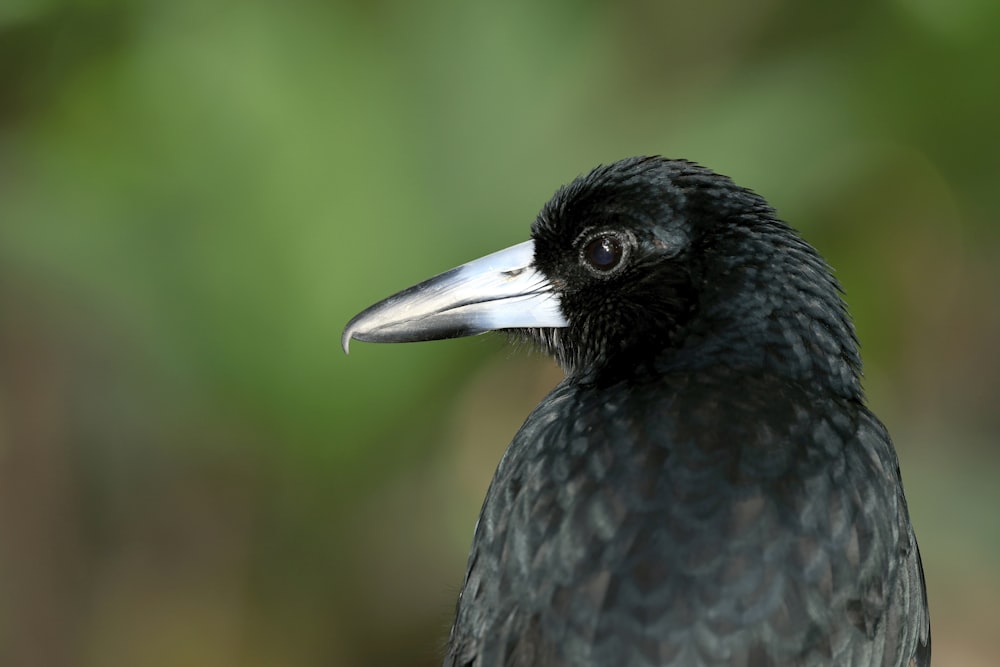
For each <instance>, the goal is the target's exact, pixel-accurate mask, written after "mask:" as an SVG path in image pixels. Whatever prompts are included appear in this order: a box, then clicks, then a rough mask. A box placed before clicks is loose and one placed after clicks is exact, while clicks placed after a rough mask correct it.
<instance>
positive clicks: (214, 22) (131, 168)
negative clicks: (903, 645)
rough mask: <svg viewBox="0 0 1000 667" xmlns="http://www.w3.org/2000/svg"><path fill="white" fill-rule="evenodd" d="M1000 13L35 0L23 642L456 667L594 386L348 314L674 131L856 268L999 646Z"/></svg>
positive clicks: (899, 418)
mask: <svg viewBox="0 0 1000 667" xmlns="http://www.w3.org/2000/svg"><path fill="white" fill-rule="evenodd" d="M998 28H1000V3H996V2H991V1H989V0H950V1H949V2H943V1H936V0H895V1H876V2H871V1H869V0H847V1H846V2H839V3H800V2H794V1H792V0H755V1H752V2H728V3H724V2H715V1H712V2H706V3H691V2H684V3H681V2H652V1H649V0H625V1H616V2H607V1H603V2H602V1H599V0H590V1H585V2H570V1H569V0H561V1H556V2H550V3H537V2H528V1H526V0H514V1H512V2H504V3H500V2H492V3H490V2H457V1H456V2H445V1H442V0H427V1H423V2H409V1H405V0H379V1H376V2H361V1H355V2H333V3H329V2H318V1H309V0H296V1H294V2H287V3H281V2H277V1H272V2H264V1H263V0H209V1H206V0H169V1H167V0H162V1H159V2H157V1H154V0H2V2H0V664H2V665H12V666H17V667H61V666H77V665H80V666H93V667H118V666H121V667H133V666H135V665H143V666H144V667H150V666H152V667H157V666H160V665H164V666H166V665H170V666H174V665H240V666H248V667H254V666H257V665H260V666H263V665H323V666H325V665H332V666H337V667H339V666H344V667H353V666H362V667H364V666H369V665H371V666H376V665H387V666H388V665H398V666H411V665H412V666H415V667H422V666H425V665H426V666H429V665H435V664H437V663H438V661H439V656H440V652H441V647H442V646H443V643H444V639H445V636H446V632H447V628H448V626H449V623H450V620H451V613H452V608H453V605H454V600H455V597H456V594H457V591H458V587H459V585H460V583H461V578H462V574H463V570H464V564H465V557H466V553H467V548H468V545H469V541H470V539H471V534H472V529H473V525H474V522H475V519H476V516H477V513H478V509H479V504H480V502H481V500H482V497H483V493H484V490H485V486H486V484H487V483H488V481H489V479H490V476H491V474H492V471H493V469H494V466H495V465H496V462H497V460H498V459H499V456H500V454H501V453H502V451H503V448H504V446H505V445H506V443H507V442H508V440H509V438H510V436H511V435H512V434H513V432H514V431H515V429H516V428H517V426H518V425H519V424H520V421H521V420H522V419H523V417H524V416H525V415H526V414H527V412H528V410H529V409H530V407H532V406H533V404H534V403H535V402H536V401H537V399H538V398H539V397H541V396H542V395H543V394H544V393H545V392H546V391H547V390H548V389H549V388H550V387H551V386H552V385H553V384H554V383H555V382H556V381H557V380H558V378H559V372H558V371H557V370H556V369H555V368H553V366H552V365H551V364H550V363H549V362H547V361H546V360H545V359H542V358H540V357H538V356H532V355H531V354H528V353H526V352H525V351H523V350H521V351H518V350H511V349H509V348H507V347H505V346H504V343H503V340H502V337H499V336H483V337H477V338H473V339H465V340H456V341H448V342H441V343H428V344H423V345H402V346H374V345H364V344H355V345H354V347H353V348H352V354H351V356H350V357H345V356H344V354H343V352H342V351H341V349H340V345H339V337H340V332H341V329H342V327H343V325H344V324H345V323H346V322H347V320H348V319H349V318H350V317H351V316H352V315H353V314H354V313H355V312H357V311H359V310H360V309H361V308H363V307H365V306H367V305H368V304H370V303H372V302H374V301H375V300H377V299H379V298H381V297H383V296H385V295H387V294H389V293H390V292H393V291H395V290H397V289H399V288H402V287H404V286H406V285H409V284H411V283H412V282H415V281H416V280H419V279H422V278H424V277H427V276H429V275H431V274H433V273H436V272H438V271H440V270H443V269H446V268H449V267H451V266H453V265H455V264H458V263H460V262H462V261H465V260H467V259H471V258H473V257H476V256H478V255H481V254H484V253H486V252H489V251H491V250H494V249H498V248H501V247H504V246H506V245H509V244H512V243H515V242H518V241H521V240H523V239H525V238H526V235H527V233H528V227H529V225H530V223H531V221H532V219H533V217H534V214H535V212H536V211H537V210H538V208H539V207H540V206H541V204H542V203H543V202H544V201H545V200H547V199H548V197H549V196H550V195H551V193H552V192H553V191H554V190H555V188H556V187H557V186H558V185H559V184H561V183H563V182H566V181H568V180H570V179H571V178H573V177H574V176H576V175H577V174H579V173H581V172H585V171H587V170H589V169H590V168H591V167H593V166H595V165H596V164H598V163H602V162H608V161H611V160H614V159H617V158H620V157H624V156H627V155H632V154H649V153H660V154H666V155H669V156H674V157H688V158H691V159H695V160H698V161H700V162H702V163H704V164H706V165H708V166H711V167H712V168H714V169H716V170H718V171H721V172H723V173H726V174H729V175H731V176H733V177H734V178H735V179H736V180H737V181H738V182H740V183H741V184H744V185H747V186H750V187H752V188H754V189H757V190H758V191H759V192H761V193H762V194H764V195H765V196H766V197H767V198H768V199H769V200H770V201H771V202H772V203H773V204H774V205H776V206H777V207H778V209H779V211H780V212H781V214H782V215H783V217H784V218H785V219H787V220H788V221H790V222H792V223H793V224H794V225H796V226H797V227H799V228H800V229H801V230H802V231H803V233H804V234H805V236H806V237H807V238H808V239H809V240H810V241H812V242H813V243H814V244H815V245H816V246H817V247H818V248H819V249H820V250H821V252H823V253H824V254H825V255H826V256H827V258H828V259H829V260H830V262H831V263H832V264H833V265H835V266H836V267H837V270H838V276H839V278H840V279H841V281H842V282H843V284H844V286H845V287H846V290H847V293H848V299H849V302H850V304H851V306H852V309H853V313H854V316H855V319H856V322H857V327H858V330H859V333H860V336H861V339H862V341H863V352H864V355H865V360H866V387H867V390H868V394H869V397H870V400H871V403H872V404H873V406H874V407H875V409H876V411H877V412H878V413H879V414H880V415H881V416H882V418H883V419H884V421H886V423H887V424H888V425H889V427H890V430H891V431H892V432H893V434H894V437H895V440H896V443H897V446H898V450H899V454H900V458H901V463H902V470H903V474H904V478H905V480H906V483H907V491H908V494H909V498H910V506H911V512H912V515H913V520H914V523H915V524H916V527H917V529H918V532H919V536H920V539H921V546H922V548H923V555H924V563H925V567H926V572H927V580H928V583H929V587H930V597H931V605H932V616H933V625H934V651H935V655H936V664H941V665H952V666H958V667H965V666H968V667H978V666H987V665H995V664H996V660H997V658H996V656H997V655H998V654H1000V622H998V613H997V605H996V601H997V599H1000V568H998V566H1000V484H998V482H997V480H996V476H997V470H998V463H1000V450H998V443H997V437H998V435H1000V409H998V408H1000V406H998V400H997V398H998V396H1000V352H998V342H1000V226H998V220H1000V198H998V196H997V192H998V190H997V188H998V182H1000V160H998V149H1000V123H998V121H997V119H998V118H1000V83H998V78H997V72H998V71H1000V40H998V39H997V32H998Z"/></svg>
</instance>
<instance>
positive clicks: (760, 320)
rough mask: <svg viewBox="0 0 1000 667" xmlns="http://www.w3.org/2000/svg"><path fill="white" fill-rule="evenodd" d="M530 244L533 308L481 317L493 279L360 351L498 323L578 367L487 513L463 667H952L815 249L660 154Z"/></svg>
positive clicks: (505, 474) (544, 223) (497, 483)
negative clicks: (941, 647)
mask: <svg viewBox="0 0 1000 667" xmlns="http://www.w3.org/2000/svg"><path fill="white" fill-rule="evenodd" d="M532 239H533V245H532V246H531V247H530V249H531V250H532V251H533V254H532V261H531V264H530V266H527V267H524V268H516V269H511V268H503V269H502V270H500V274H501V275H502V276H503V277H504V278H505V279H506V278H512V277H517V278H518V279H520V280H524V281H525V282H526V284H527V285H528V287H527V288H524V287H521V288H519V289H518V290H516V294H515V293H513V292H511V293H507V292H505V293H504V296H502V297H497V296H496V295H493V296H490V297H489V298H488V299H485V298H484V300H483V302H482V303H477V304H476V305H475V307H474V308H473V310H472V311H470V310H469V308H470V305H469V304H470V299H469V297H468V296H464V297H462V298H456V297H453V296H449V295H450V294H453V292H451V291H449V290H453V289H454V287H453V285H454V284H461V285H463V286H465V285H467V284H468V279H467V278H465V277H460V276H466V275H469V274H470V272H471V273H474V274H475V275H476V276H479V275H480V272H481V271H482V270H483V267H482V266H481V265H479V264H476V265H471V264H470V265H469V267H474V268H472V269H466V268H465V267H462V269H463V270H464V271H465V273H462V271H460V270H459V269H456V270H455V271H457V272H459V273H451V272H450V273H449V274H444V276H442V277H440V278H438V279H432V280H430V281H427V282H425V283H422V284H421V285H420V286H417V287H415V288H411V290H408V291H406V292H404V293H403V297H400V296H396V297H391V298H390V299H389V300H387V301H386V302H383V304H379V305H377V306H374V307H373V308H372V309H369V310H368V311H365V312H364V313H362V314H361V315H359V316H358V317H357V318H355V320H352V322H351V324H349V325H348V329H347V330H346V331H345V347H346V342H347V341H348V340H349V339H350V338H351V337H356V338H360V339H362V340H365V339H369V340H393V339H399V340H416V339H424V338H435V337H446V336H453V335H464V334H468V333H478V332H480V331H482V330H485V329H488V328H492V327H490V326H487V325H484V324H483V320H482V319H481V318H482V315H481V313H480V312H479V311H480V310H482V309H483V308H487V309H489V310H493V311H497V312H503V313H504V315H503V317H502V318H501V320H502V321H503V322H504V323H505V324H504V325H503V326H504V327H506V328H511V327H521V328H514V329H512V334H513V335H515V336H518V337H527V338H530V339H532V340H534V341H535V342H536V343H537V344H538V345H540V346H541V347H542V348H543V349H545V350H546V351H547V352H548V353H550V354H552V355H553V356H554V357H555V358H556V359H557V360H558V361H559V362H560V364H561V365H562V366H563V367H564V369H565V370H566V378H565V379H564V380H563V382H561V383H560V384H559V385H558V386H557V387H556V388H555V389H554V390H553V391H552V392H551V393H550V394H549V396H548V397H546V398H545V399H544V400H543V401H542V403H541V404H540V405H539V406H538V407H537V408H535V410H534V411H533V412H532V413H531V414H530V415H529V416H528V418H527V420H526V421H525V423H524V425H523V426H522V427H521V429H520V430H519V431H518V433H517V434H516V435H515V437H514V440H513V442H512V443H511V445H510V446H509V448H508V450H507V452H506V454H505V455H504V457H503V459H502V460H501V462H500V464H499V467H498V469H497V472H496V475H495V477H494V479H493V482H492V484H491V486H490V489H489V491H488V493H487V496H486V501H485V503H484V505H483V509H482V514H481V516H480V520H479V523H478V525H477V528H476V532H475V537H474V539H473V544H472V550H471V553H470V556H469V564H468V572H467V575H466V579H465V583H464V586H463V589H462V593H461V596H460V599H459V602H458V609H457V615H456V619H455V623H454V626H453V628H452V631H451V635H450V638H449V643H448V650H447V655H446V658H445V665H449V666H452V665H453V666H462V667H466V666H474V667H494V666H500V665H511V666H513V665H524V666H528V665H547V666H552V667H556V666H566V667H570V666H573V667H576V666H597V665H623V666H624V665H636V666H638V665H656V666H668V665H678V666H680V665H691V666H709V665H712V666H715V665H718V666H723V665H725V666H728V667H736V666H746V667H750V666H755V667H764V666H771V665H775V666H777V665H783V666H799V667H806V666H820V665H844V666H853V667H862V666H864V667H874V666H876V665H878V666H893V667H901V666H906V665H911V664H913V665H919V666H925V665H928V664H929V663H930V629H929V620H928V612H927V603H926V595H925V591H924V582H923V574H922V571H921V565H920V556H919V552H918V550H917V544H916V539H915V537H914V534H913V530H912V528H911V526H910V521H909V517H908V514H907V508H906V500H905V498H904V495H903V489H902V483H901V479H900V475H899V469H898V464H897V460H896V455H895V452H894V450H893V447H892V444H891V441H890V439H889V436H888V433H887V432H886V430H885V428H884V427H883V426H882V424H881V423H880V422H879V421H878V419H877V418H876V417H875V416H874V415H873V414H872V413H871V412H870V411H869V410H868V408H867V407H866V406H865V403H864V397H863V394H862V391H861V386H860V379H859V376H860V367H861V361H860V357H859V355H858V351H857V342H856V340H855V336H854V330H853V327H852V325H851V323H850V320H849V317H848V315H847V311H846V308H845V306H844V304H843V301H842V299H841V298H840V294H839V289H838V286H837V284H836V282H835V280H834V279H833V278H832V276H831V275H830V272H829V270H828V268H827V266H826V264H825V263H824V262H823V260H822V259H821V258H820V257H819V256H818V255H817V254H816V252H815V251H814V250H813V249H812V248H811V247H810V246H809V245H808V244H806V243H805V242H804V241H803V240H801V238H800V237H798V235H797V234H796V233H795V232H794V231H793V230H792V229H791V228H789V227H788V226H787V225H785V224H784V223H782V222H780V221H779V220H778V219H777V218H776V216H775V213H774V211H773V210H772V209H771V208H770V206H768V204H767V203H766V202H765V201H764V200H763V199H762V198H761V197H759V196H758V195H756V194H754V193H752V192H750V191H749V190H746V189H743V188H740V187H738V186H736V185H735V184H733V183H732V181H730V180H729V179H728V178H725V177H723V176H720V175H718V174H715V173H713V172H711V171H709V170H707V169H704V168H702V167H700V166H698V165H695V164H693V163H690V162H685V161H679V160H665V159H662V158H633V159H630V160H624V161H622V162H618V163H615V164H612V165H610V166H607V167H601V168H598V169H596V170H594V171H593V172H591V173H590V174H588V175H587V176H584V177H582V178H579V179H577V180H576V181H574V182H573V183H571V184H570V185H568V186H566V187H564V188H562V189H561V190H560V191H559V192H557V193H556V195H555V197H554V198H553V199H552V201H550V202H549V203H548V204H547V205H546V206H545V207H544V209H543V210H542V212H541V213H540V214H539V216H538V219H537V220H536V222H535V224H534V225H533V228H532ZM524 272H528V273H524ZM535 276H537V277H535ZM501 282H503V281H501ZM442 286H444V287H442ZM504 289H506V288H504ZM413 294H421V295H425V296H424V297H422V298H426V295H428V294H431V295H433V300H434V306H433V307H428V308H425V311H426V312H425V311H420V312H419V313H415V312H414V311H413V310H407V307H406V304H407V303H409V302H412V301H413V299H414V297H413ZM517 299H525V301H517ZM473 300H474V299H473ZM553 300H554V301H555V303H557V304H558V310H556V309H555V308H554V307H553ZM525 304H528V305H537V304H541V306H539V308H541V310H536V311H534V314H533V315H532V316H531V317H530V318H529V317H526V316H525V315H524V314H523V311H524V309H525V308H526V306H525ZM505 309H509V310H505ZM463 313H474V314H470V315H469V316H468V317H464V319H463V317H462V314H463ZM511 313H513V314H511ZM456 318H457V320H456ZM456 321H459V322H460V323H461V325H456V324H455V322H456ZM442 322H444V323H445V324H441V323H442ZM422 332H423V333H422Z"/></svg>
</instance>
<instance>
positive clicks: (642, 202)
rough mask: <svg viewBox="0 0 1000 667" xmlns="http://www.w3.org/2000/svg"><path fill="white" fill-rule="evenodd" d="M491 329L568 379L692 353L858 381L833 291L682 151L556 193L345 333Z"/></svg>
mask: <svg viewBox="0 0 1000 667" xmlns="http://www.w3.org/2000/svg"><path fill="white" fill-rule="evenodd" d="M492 330H507V331H509V332H510V333H512V335H514V336H517V337H521V338H528V339H530V340H532V341H534V342H535V343H537V344H538V345H539V346H540V347H541V348H542V349H544V350H545V351H546V352H547V353H549V354H551V355H552V356H553V357H555V358H556V359H557V360H558V361H559V363H560V364H561V365H562V366H563V368H564V369H565V370H566V371H567V373H568V374H569V375H576V376H579V377H590V378H596V377H600V376H608V375H610V376H617V375H619V374H620V373H623V372H626V373H627V372H632V370H634V369H636V368H640V367H648V366H650V365H652V366H655V367H656V368H657V369H658V370H659V371H660V372H662V371H663V370H667V369H670V368H688V369H695V368H697V367H699V365H704V364H708V363H712V364H725V365H728V366H730V367H734V368H739V369H745V370H746V369H749V370H766V371H770V372H775V373H778V374H784V375H789V376H792V378H793V379H796V380H801V381H803V382H822V383H824V384H826V385H829V386H830V387H831V388H833V389H835V390H838V393H843V394H846V395H857V394H858V393H859V392H860V388H859V382H858V373H859V372H860V359H859V356H858V353H857V344H856V340H855V337H854V330H853V327H852V325H851V323H850V320H849V318H848V316H847V312H846V308H845V306H844V304H843V301H842V299H841V298H840V292H839V287H838V285H837V283H836V281H835V280H834V278H833V277H832V276H831V274H830V271H829V268H828V267H827V265H826V264H825V262H824V261H823V260H822V259H821V258H820V257H819V255H818V254H817V253H816V252H815V250H813V249H812V247H811V246H809V245H808V244H807V243H805V242H804V241H803V240H802V239H801V238H800V237H799V236H798V235H797V234H796V233H795V232H794V230H792V229H791V228H790V227H788V226H787V225H785V224H784V223H782V222H781V221H779V220H778V219H777V217H776V216H775V213H774V210H773V209H772V208H771V207H770V206H769V205H768V204H767V202H766V201H765V200H764V199H763V198H762V197H760V196H759V195H757V194H755V193H753V192H752V191H750V190H747V189H745V188H741V187H739V186H737V185H736V184H734V183H733V182H732V181H731V180H730V179H729V178H727V177H725V176H721V175H719V174H716V173H715V172H712V171H710V170H709V169H706V168H704V167H701V166H699V165H697V164H694V163H692V162H687V161H684V160H668V159H664V158H660V157H637V158H629V159H626V160H622V161H619V162H615V163H613V164H611V165H607V166H603V167H598V168H597V169H594V170H593V171H591V172H590V173H589V174H587V175H585V176H582V177H580V178H577V179H576V180H575V181H573V182H572V183H570V184H569V185H566V186H564V187H562V188H560V189H559V190H558V191H557V192H556V194H555V195H554V196H553V198H552V199H551V200H550V201H549V202H548V203H547V204H546V205H545V206H544V207H543V208H542V211H541V212H540V213H539V215H538V217H537V218H536V220H535V222H534V224H533V225H532V230H531V240H530V241H526V242H524V243H521V244H518V245H515V246H512V247H510V248H507V249H506V250H502V251H500V252H497V253H493V254H491V255H487V256H485V257H483V258H480V259H478V260H475V261H473V262H469V263H468V264H464V265H462V266H459V267H457V268H455V269H452V270H450V271H446V272H445V273H442V274H440V275H438V276H436V277H434V278H431V279H429V280H426V281H424V282H422V283H420V284H418V285H415V286H413V287H410V288H408V289H405V290H403V291H402V292H399V293H397V294H395V295H393V296H390V297H388V298H387V299H385V300H383V301H381V302H379V303H377V304H375V305H373V306H371V307H370V308H368V309H366V310H364V311H363V312H361V313H359V314H358V315H357V316H355V317H354V318H353V319H352V320H351V321H350V322H349V323H348V325H347V327H346V328H345V330H344V334H343V339H342V343H343V346H344V350H345V351H346V350H347V348H348V344H349V342H350V340H351V339H352V338H356V339H358V340H362V341H369V342H405V341H420V340H433V339H440V338H453V337H457V336H466V335H473V334H478V333H483V332H486V331H492Z"/></svg>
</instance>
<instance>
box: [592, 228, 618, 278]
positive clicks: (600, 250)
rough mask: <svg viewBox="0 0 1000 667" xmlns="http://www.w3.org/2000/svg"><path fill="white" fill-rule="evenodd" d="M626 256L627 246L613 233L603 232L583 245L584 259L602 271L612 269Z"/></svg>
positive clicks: (605, 271)
mask: <svg viewBox="0 0 1000 667" xmlns="http://www.w3.org/2000/svg"><path fill="white" fill-rule="evenodd" d="M624 257H625V246H624V245H623V244H622V241H621V239H619V238H618V237H617V236H615V235H613V234H601V235H600V236H596V237H594V238H592V239H591V240H590V241H587V244H586V245H584V246H583V259H584V261H585V262H587V264H588V265H589V266H590V267H591V268H592V269H594V270H596V271H599V272H601V273H607V272H608V271H611V270H612V269H614V268H615V267H617V266H618V265H619V264H621V262H622V259H623V258H624Z"/></svg>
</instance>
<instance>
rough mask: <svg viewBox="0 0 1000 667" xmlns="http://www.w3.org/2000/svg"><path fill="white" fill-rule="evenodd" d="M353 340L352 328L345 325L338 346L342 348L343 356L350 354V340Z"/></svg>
mask: <svg viewBox="0 0 1000 667" xmlns="http://www.w3.org/2000/svg"><path fill="white" fill-rule="evenodd" d="M352 338H354V328H353V327H352V326H350V325H347V328H346V329H344V334H343V335H342V336H341V337H340V346H341V347H342V348H344V354H350V353H351V339H352Z"/></svg>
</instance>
